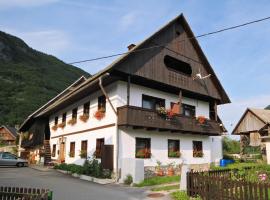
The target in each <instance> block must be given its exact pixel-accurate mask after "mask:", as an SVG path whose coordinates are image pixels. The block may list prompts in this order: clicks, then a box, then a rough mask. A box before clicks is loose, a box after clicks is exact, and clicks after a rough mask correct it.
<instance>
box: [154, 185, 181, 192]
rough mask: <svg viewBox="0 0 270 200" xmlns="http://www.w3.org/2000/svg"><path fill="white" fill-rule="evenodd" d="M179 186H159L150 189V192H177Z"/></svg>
mask: <svg viewBox="0 0 270 200" xmlns="http://www.w3.org/2000/svg"><path fill="white" fill-rule="evenodd" d="M179 187H180V185H179V184H177V185H166V186H161V187H155V188H153V189H152V191H155V192H157V191H170V190H177V189H179Z"/></svg>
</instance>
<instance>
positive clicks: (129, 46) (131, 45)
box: [127, 44, 136, 51]
mask: <svg viewBox="0 0 270 200" xmlns="http://www.w3.org/2000/svg"><path fill="white" fill-rule="evenodd" d="M134 47H136V45H135V44H130V45H128V47H127V48H128V50H129V51H130V50H131V49H133V48H134Z"/></svg>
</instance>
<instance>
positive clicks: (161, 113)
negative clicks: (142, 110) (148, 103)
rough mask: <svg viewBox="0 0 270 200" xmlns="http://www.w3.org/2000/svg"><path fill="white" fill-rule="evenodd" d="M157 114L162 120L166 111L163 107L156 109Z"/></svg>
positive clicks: (165, 115)
mask: <svg viewBox="0 0 270 200" xmlns="http://www.w3.org/2000/svg"><path fill="white" fill-rule="evenodd" d="M157 113H158V114H159V115H160V116H161V117H163V118H166V117H167V111H166V109H165V107H159V108H157Z"/></svg>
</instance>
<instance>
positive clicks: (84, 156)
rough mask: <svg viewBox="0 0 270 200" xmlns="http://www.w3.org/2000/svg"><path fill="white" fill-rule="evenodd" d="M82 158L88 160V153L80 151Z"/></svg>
mask: <svg viewBox="0 0 270 200" xmlns="http://www.w3.org/2000/svg"><path fill="white" fill-rule="evenodd" d="M80 157H81V158H87V151H85V150H81V151H80Z"/></svg>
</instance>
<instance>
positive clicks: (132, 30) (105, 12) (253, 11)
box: [0, 0, 270, 131]
mask: <svg viewBox="0 0 270 200" xmlns="http://www.w3.org/2000/svg"><path fill="white" fill-rule="evenodd" d="M269 10H270V2H269V1H268V0H260V1H256V2H255V1H246V0H238V1H236V0H223V1H216V0H183V1H182V0H178V1H176V0H175V1H173V0H163V1H161V0H160V1H159V0H144V1H142V0H136V1H128V0H125V1H124V0H121V1H120V0H103V1H100V0H99V1H98V0H76V1H75V0H8V1H7V0H0V30H2V31H6V32H8V33H11V34H14V35H16V36H18V37H21V38H22V39H24V40H25V41H26V42H27V43H28V44H29V45H30V46H31V47H33V48H35V49H38V50H41V51H43V52H46V53H48V54H52V55H55V56H57V57H58V58H60V59H62V60H63V61H65V62H72V61H76V60H84V59H88V58H95V57H99V56H104V55H105V56H106V55H111V54H115V53H120V52H125V51H126V49H127V48H126V47H127V46H128V45H129V44H130V43H135V44H136V43H138V42H140V41H141V40H143V39H145V38H146V37H148V36H149V35H151V34H152V33H153V32H155V31H156V30H157V29H159V28H160V27H161V26H163V25H164V24H166V23H167V22H168V21H170V20H171V19H173V18H174V17H175V16H177V15H179V14H180V13H184V15H185V17H186V18H187V20H188V22H189V24H190V26H191V28H192V30H193V32H194V33H195V35H199V34H202V33H206V32H210V31H214V30H217V29H220V28H224V27H227V26H232V25H237V24H241V23H243V22H247V21H251V20H254V19H257V18H263V17H266V16H268V15H270V12H269ZM269 35H270V20H269V21H265V22H261V23H257V24H254V25H250V26H248V27H243V28H240V29H237V30H232V31H228V32H224V33H221V34H218V35H213V36H209V37H205V38H201V39H199V43H200V44H201V46H202V49H203V50H204V52H205V54H206V56H207V57H208V60H209V62H210V63H211V64H212V67H213V68H214V70H215V72H216V73H217V75H218V77H219V79H220V81H221V83H222V84H223V86H224V88H225V90H226V91H227V93H228V95H229V96H230V98H231V100H232V103H231V104H229V105H225V106H220V107H219V115H220V116H221V118H222V120H223V121H224V123H225V125H226V127H227V128H228V130H229V131H231V130H232V127H233V126H234V125H235V123H236V121H237V120H238V119H239V118H240V116H241V114H242V113H243V112H244V110H245V108H246V107H258V108H263V107H265V106H266V105H268V104H270V91H269V85H270V39H269ZM112 60H113V59H106V60H100V61H96V62H89V63H83V64H80V65H77V66H78V67H81V68H82V69H84V70H85V71H87V72H89V73H91V74H94V73H96V72H97V71H99V70H100V69H102V68H103V67H105V66H106V65H108V64H109V63H110V62H112Z"/></svg>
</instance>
